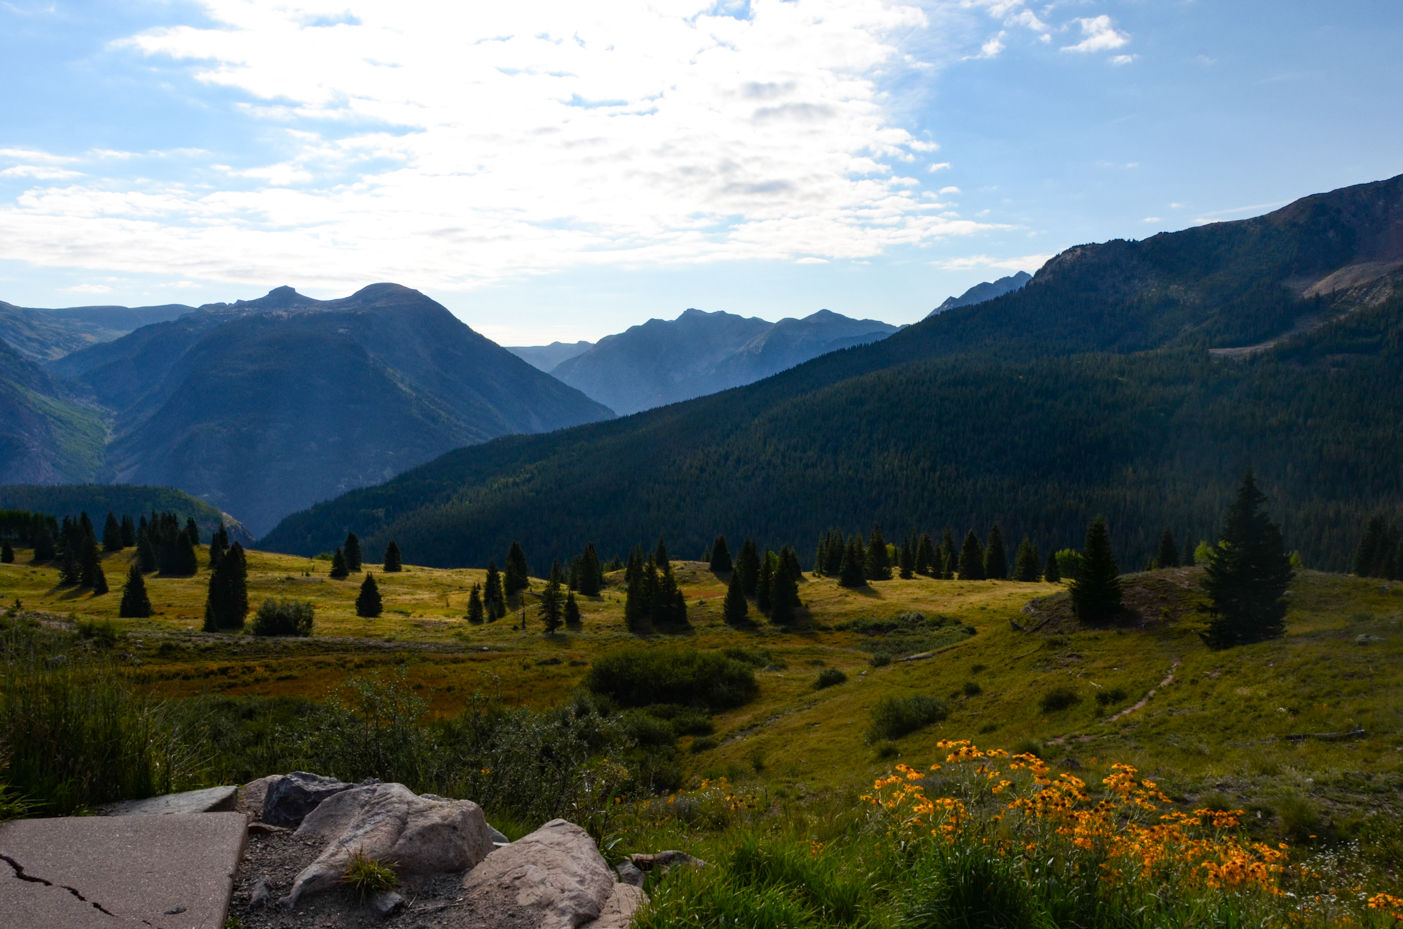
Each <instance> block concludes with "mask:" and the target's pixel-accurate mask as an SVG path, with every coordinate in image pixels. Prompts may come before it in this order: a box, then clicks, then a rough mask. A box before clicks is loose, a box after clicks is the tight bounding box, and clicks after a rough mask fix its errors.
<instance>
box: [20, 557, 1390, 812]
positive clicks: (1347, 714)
mask: <svg viewBox="0 0 1403 929" xmlns="http://www.w3.org/2000/svg"><path fill="white" fill-rule="evenodd" d="M17 555H18V557H17V559H16V563H15V564H11V565H0V597H2V598H3V603H4V604H5V605H6V606H13V604H14V602H15V601H16V600H18V601H19V602H20V603H21V604H22V606H23V608H24V609H26V610H32V611H41V612H44V613H49V614H53V615H52V617H51V618H52V619H53V620H54V621H58V622H66V621H69V620H72V621H76V622H79V623H89V622H96V623H98V624H105V623H107V622H111V624H112V626H113V627H114V628H115V629H116V630H117V631H118V633H119V634H120V635H122V639H121V641H120V643H119V645H118V651H119V652H120V653H122V654H123V655H129V656H130V658H128V659H127V661H128V662H129V663H130V664H131V667H132V674H133V678H134V680H136V681H137V682H139V684H140V685H141V686H142V687H144V688H147V689H149V690H150V691H151V692H153V693H155V694H158V695H161V696H167V697H189V696H196V695H201V694H222V695H226V696H258V697H271V696H288V695H292V696H304V697H310V698H314V699H320V698H322V697H325V696H326V695H327V694H328V693H330V692H331V691H332V690H334V689H335V688H336V687H337V686H338V685H340V684H341V683H342V682H343V681H344V680H345V679H346V678H347V677H348V675H350V674H352V673H362V674H364V673H368V672H374V671H376V670H387V669H391V668H396V669H403V670H404V671H405V672H406V674H407V677H408V680H409V681H410V682H411V684H412V686H413V687H414V689H415V690H416V691H417V692H418V694H419V695H420V696H421V697H422V698H423V699H425V700H427V701H428V702H429V704H430V706H431V707H432V710H433V711H434V712H435V713H437V714H442V715H446V714H450V713H455V712H457V711H459V710H460V709H461V708H462V707H463V705H464V703H465V701H466V700H467V698H468V697H469V695H471V694H472V693H473V692H475V691H484V692H488V693H492V694H498V695H500V696H502V697H503V698H504V699H505V700H506V701H507V702H509V703H514V704H521V705H527V706H532V707H537V708H544V707H547V706H551V705H555V704H558V703H559V702H560V701H561V700H563V699H564V698H565V697H567V696H568V695H569V694H570V693H571V692H572V691H574V690H575V689H576V688H578V687H579V686H580V685H581V684H582V682H583V680H584V677H585V675H586V673H587V671H588V666H589V663H590V661H591V659H592V658H593V657H594V656H596V655H598V654H600V653H602V652H604V651H606V650H608V649H610V648H614V647H618V646H620V645H623V644H625V643H628V642H633V641H636V637H634V636H632V635H630V634H629V633H627V632H626V631H625V629H624V626H623V617H622V611H623V593H622V590H621V589H620V587H619V586H618V584H619V580H620V579H619V578H618V577H617V576H611V578H610V583H609V585H608V586H606V589H605V591H604V592H603V595H602V596H601V597H598V598H581V599H580V603H581V609H582V613H583V623H582V628H581V629H580V630H579V631H574V632H569V633H566V634H559V635H554V636H547V635H545V634H544V633H543V627H542V623H541V620H540V618H539V610H538V609H537V608H536V607H535V606H534V599H533V598H532V597H531V596H529V595H528V597H527V603H526V608H525V613H524V615H525V620H526V628H525V630H523V629H522V628H521V625H520V623H521V618H522V615H523V613H522V611H521V610H517V611H516V612H514V613H513V614H510V615H509V616H508V617H506V618H505V619H503V620H500V621H498V622H496V623H490V624H485V625H481V626H474V625H470V624H469V623H468V622H467V621H466V620H465V619H464V618H463V614H464V613H465V611H466V601H467V595H468V590H469V588H470V587H471V585H472V584H474V583H476V582H479V581H481V580H482V576H483V572H481V571H475V570H440V569H430V568H420V567H417V566H407V567H406V569H405V570H404V571H403V572H402V573H399V574H389V575H386V574H382V573H381V572H379V571H375V574H376V578H377V580H378V581H379V582H380V589H381V592H382V595H383V597H384V603H385V612H384V614H383V615H382V616H381V617H379V618H376V619H363V618H361V617H358V616H356V615H355V611H354V600H355V597H356V594H357V592H358V589H359V585H360V577H359V576H357V575H353V576H352V577H351V578H350V579H347V580H343V581H336V580H331V579H329V578H328V577H327V576H326V574H327V570H328V565H327V563H326V562H325V561H315V560H309V559H303V558H295V557H289V556H283V555H276V554H270V553H264V552H250V553H249V556H248V562H249V599H250V603H251V604H252V605H254V606H256V605H257V604H258V603H260V602H261V601H262V599H263V598H265V597H290V598H296V599H302V600H308V601H311V602H313V603H314V604H315V605H316V626H315V629H314V634H313V636H312V637H311V638H309V639H302V640H289V639H260V638H257V637H255V636H252V635H250V634H220V635H208V634H204V633H202V632H200V626H201V619H202V616H203V607H204V600H205V589H206V585H207V583H208V575H207V573H206V572H205V571H204V570H203V569H202V571H201V573H200V574H199V575H197V576H196V577H193V578H163V577H159V576H153V577H150V578H149V579H148V581H147V587H148V591H149V593H150V597H151V601H152V603H153V605H154V607H155V609H156V610H157V614H156V615H155V616H153V617H151V618H150V619H146V620H119V619H117V618H116V613H117V605H118V602H119V600H120V596H121V593H120V579H121V578H122V577H123V575H124V574H125V571H126V566H127V564H128V563H129V558H130V553H121V554H116V555H109V556H108V557H107V558H106V559H105V561H104V568H105V571H106V573H107V576H108V578H109V580H110V582H111V583H112V585H113V589H112V591H111V592H110V593H109V594H107V595H105V596H102V597H93V596H91V595H90V594H88V593H87V592H81V593H79V592H75V591H73V590H72V589H66V588H60V587H57V586H56V583H57V573H56V572H55V571H54V570H52V569H50V568H49V567H47V566H33V565H31V564H29V560H30V559H29V555H30V553H29V552H26V551H19V552H17ZM204 558H205V555H204V552H203V550H202V551H201V563H202V564H203V562H204ZM371 570H373V571H374V570H375V566H371ZM675 571H676V574H677V577H678V580H679V583H680V584H681V587H682V589H683V591H684V592H685V594H686V598H687V604H688V611H689V616H690V619H691V623H692V629H691V630H690V631H689V632H686V633H684V634H679V635H668V636H661V635H659V636H652V637H650V638H649V641H650V642H654V643H657V644H659V645H664V644H677V643H679V642H683V643H685V644H688V645H693V646H696V647H699V648H704V649H709V648H730V647H741V648H746V649H749V650H756V649H764V650H766V651H767V652H768V654H769V657H768V658H767V659H765V660H766V661H767V662H768V663H767V664H766V665H765V667H764V669H763V670H760V671H759V672H758V678H759V681H760V693H759V696H758V698H757V699H756V700H754V701H753V702H751V703H749V704H747V705H746V706H744V707H741V708H739V709H736V710H732V711H728V712H725V713H722V714H719V715H717V716H716V717H715V725H716V733H715V734H714V735H713V736H711V737H710V738H709V739H708V741H706V742H703V743H702V744H701V745H699V746H697V748H699V749H702V750H700V751H694V752H693V751H686V750H687V749H688V748H689V747H691V742H692V739H690V738H684V739H683V740H682V742H681V747H682V748H683V749H684V758H685V759H686V762H685V763H686V766H687V774H688V775H689V776H690V777H692V778H703V777H716V776H718V775H725V776H727V777H728V778H730V779H731V780H732V781H744V780H755V781H762V782H764V783H765V784H767V785H769V786H771V787H773V788H775V789H782V790H784V791H786V792H787V793H789V794H790V795H794V796H804V795H806V794H811V793H813V792H821V791H826V790H832V789H836V788H850V787H852V786H853V785H854V784H858V783H861V782H866V781H869V780H870V779H871V777H873V776H875V775H877V774H879V773H881V772H884V771H886V770H888V769H889V768H890V766H891V765H892V764H893V763H894V762H895V761H897V760H901V761H906V762H909V763H911V764H922V763H925V762H929V761H932V760H935V759H936V756H937V755H939V754H940V752H939V750H938V749H937V748H936V742H937V741H939V740H940V739H952V738H970V739H975V740H977V741H978V742H979V744H980V745H982V746H988V747H999V748H1007V749H1019V750H1026V749H1029V748H1036V749H1037V750H1038V751H1039V752H1041V753H1042V755H1043V757H1045V758H1048V759H1049V760H1052V761H1054V762H1055V763H1057V764H1060V765H1061V766H1063V767H1066V768H1070V769H1072V770H1077V769H1079V768H1080V767H1083V766H1095V765H1098V764H1101V763H1104V762H1105V761H1107V760H1110V759H1114V760H1118V761H1125V762H1129V763H1132V764H1135V765H1136V766H1137V767H1139V768H1141V769H1142V770H1143V771H1145V772H1146V773H1148V774H1150V775H1153V776H1154V777H1155V778H1156V779H1157V780H1158V781H1159V782H1160V784H1161V786H1162V787H1164V789H1165V790H1166V791H1168V792H1169V793H1170V794H1171V796H1174V797H1175V798H1176V799H1178V800H1181V801H1186V802H1210V803H1225V804H1231V805H1235V806H1246V807H1248V808H1249V811H1250V812H1251V814H1252V815H1255V816H1257V817H1259V818H1262V819H1263V820H1264V821H1267V822H1277V823H1279V824H1280V827H1281V829H1282V830H1283V831H1284V832H1289V833H1293V834H1294V833H1299V836H1300V838H1303V839H1306V838H1308V837H1309V836H1310V835H1319V834H1322V833H1323V832H1325V831H1327V830H1330V829H1335V828H1342V827H1343V825H1342V824H1347V823H1349V822H1350V821H1351V820H1353V819H1357V818H1358V817H1360V816H1362V815H1364V814H1366V813H1368V812H1372V811H1379V810H1381V809H1384V808H1391V807H1392V806H1393V805H1394V804H1395V803H1396V802H1397V799H1398V795H1399V794H1398V792H1399V790H1400V788H1403V754H1401V753H1400V749H1401V748H1403V739H1400V721H1403V717H1401V716H1400V714H1403V702H1401V701H1400V697H1403V661H1400V657H1403V654H1400V653H1401V652H1403V639H1400V637H1399V631H1400V630H1399V622H1400V619H1403V584H1396V583H1387V582H1379V581H1371V580H1362V579H1356V578H1352V577H1344V576H1339V575H1328V574H1321V573H1316V572H1303V573H1302V574H1300V575H1299V576H1298V578H1297V581H1296V583H1295V586H1294V590H1293V593H1292V600H1291V603H1292V606H1291V611H1290V613H1289V614H1288V617H1287V620H1288V635H1287V636H1286V638H1285V639H1283V640H1280V641H1276V642H1271V643H1267V644H1263V645H1256V646H1250V647H1245V648H1239V649H1234V650H1231V651H1227V652H1214V651H1210V650H1209V649H1207V648H1206V647H1205V646H1204V645H1203V644H1202V643H1201V641H1200V640H1199V638H1198V635H1197V630H1198V629H1199V628H1201V625H1202V619H1201V617H1200V615H1199V614H1198V613H1197V612H1196V611H1195V606H1196V605H1197V603H1198V602H1199V595H1198V588H1197V578H1198V573H1197V571H1196V569H1174V570H1169V571H1162V572H1154V573H1147V574H1135V575H1127V576H1126V577H1125V583H1126V588H1127V597H1128V601H1129V602H1130V603H1131V605H1132V606H1133V607H1134V609H1135V611H1136V618H1137V621H1136V623H1135V624H1133V625H1132V626H1131V627H1129V628H1123V629H1107V630H1086V629H1081V628H1079V627H1078V626H1077V624H1076V623H1075V622H1074V621H1073V620H1072V619H1071V617H1070V612H1069V610H1068V608H1067V604H1066V602H1065V601H1066V595H1065V592H1063V589H1062V588H1061V587H1060V586H1054V585H1049V584H1024V583H1013V582H997V581H977V582H961V581H942V580H931V579H928V578H916V579H912V580H899V579H896V580H891V581H882V582H874V583H873V584H872V585H871V586H870V587H868V588H865V589H862V590H847V589H844V588H840V587H838V586H837V585H836V583H835V582H834V581H832V580H829V579H809V580H806V581H805V582H804V583H803V585H802V587H801V596H802V598H803V601H804V604H805V606H806V608H807V620H808V622H807V623H806V625H805V628H803V629H799V630H784V629H780V628H777V627H774V626H771V625H769V624H768V623H766V622H765V621H764V620H763V617H760V616H759V615H758V613H755V612H754V611H752V617H753V618H756V619H758V620H760V621H759V622H758V623H757V624H756V625H755V626H754V627H753V628H751V629H734V628H731V627H728V626H726V625H724V624H723V623H722V622H721V619H720V606H721V600H722V597H723V596H724V593H725V584H724V582H723V581H722V580H720V579H718V578H716V577H715V576H713V575H712V574H711V573H710V572H709V571H707V570H706V569H705V566H704V565H701V564H698V563H694V562H679V563H675ZM542 585H543V582H541V581H535V582H534V583H533V589H535V590H537V591H539V589H540V588H541V586H542ZM1030 601H1033V602H1032V603H1030ZM909 611H918V612H920V613H921V614H923V615H924V616H925V617H927V619H928V620H930V621H931V622H928V623H927V624H926V625H924V626H918V627H916V628H914V629H906V630H891V629H887V631H881V630H883V629H884V628H886V627H883V626H882V625H881V624H882V623H883V622H887V623H888V626H889V625H890V622H889V621H891V620H892V619H893V618H894V617H897V616H898V615H900V614H902V613H906V612H909ZM937 618H940V619H937ZM942 620H943V621H942ZM864 629H866V631H863V630H864ZM877 653H886V654H887V655H895V656H897V658H896V660H892V661H890V663H887V664H883V665H881V666H875V664H876V663H874V661H873V656H874V654H877ZM912 653H915V655H917V656H920V655H925V656H926V657H909V656H911V655H912ZM901 656H908V658H907V660H903V658H902V657H901ZM826 668H836V669H838V670H841V671H843V672H844V673H845V674H846V675H847V680H846V682H844V683H841V684H838V685H836V686H831V687H826V688H824V689H815V687H814V681H815V679H816V677H817V675H818V674H819V672H820V671H821V670H823V669H826ZM1059 691H1060V692H1062V693H1061V700H1060V701H1059V700H1056V699H1053V698H1050V699H1047V700H1045V698H1048V697H1049V694H1054V692H1059ZM1152 692H1153V693H1152ZM1151 693H1152V696H1151ZM913 694H927V695H931V696H935V697H938V698H941V699H942V700H944V701H946V702H947V704H948V705H949V708H950V712H949V716H948V718H947V719H945V720H944V721H942V722H939V723H937V724H934V725H932V726H929V727H928V728H926V729H923V730H921V731H919V732H916V733H914V734H911V735H909V736H907V737H905V738H902V739H900V740H899V741H897V742H894V743H879V744H875V745H873V744H868V741H867V739H866V732H867V726H868V720H869V715H870V712H871V710H872V708H873V707H874V706H875V704H876V703H877V702H878V701H879V700H880V699H882V698H883V697H887V696H910V695H913ZM1147 697H1148V699H1146V698H1147ZM712 742H714V743H715V744H714V746H711V743H712ZM707 746H711V747H707Z"/></svg>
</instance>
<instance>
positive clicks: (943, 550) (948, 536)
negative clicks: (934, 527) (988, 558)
mask: <svg viewBox="0 0 1403 929" xmlns="http://www.w3.org/2000/svg"><path fill="white" fill-rule="evenodd" d="M975 541H976V542H978V541H979V540H978V539H976V540H975ZM979 559H980V561H979V563H980V564H981V565H982V564H983V563H984V556H983V554H981V555H980V556H979ZM959 564H960V550H959V549H957V548H956V547H955V530H954V529H953V528H952V527H950V526H946V527H945V534H944V535H943V536H942V537H941V539H940V576H941V577H943V578H945V580H947V581H950V580H954V578H955V571H956V569H957V568H958V567H959Z"/></svg>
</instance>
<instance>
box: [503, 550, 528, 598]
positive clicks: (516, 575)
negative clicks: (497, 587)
mask: <svg viewBox="0 0 1403 929" xmlns="http://www.w3.org/2000/svg"><path fill="white" fill-rule="evenodd" d="M530 573H531V569H530V568H528V567H527V566H526V552H525V551H523V550H522V548H521V543H520V542H513V543H512V544H511V546H510V547H509V548H508V549H507V561H506V568H505V569H504V571H503V573H502V589H503V590H505V591H506V594H507V596H508V597H510V596H511V595H512V594H514V593H516V592H517V591H518V590H527V589H528V588H529V587H530V586H531V582H530V580H529V576H530Z"/></svg>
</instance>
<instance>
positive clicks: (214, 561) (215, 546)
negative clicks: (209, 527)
mask: <svg viewBox="0 0 1403 929" xmlns="http://www.w3.org/2000/svg"><path fill="white" fill-rule="evenodd" d="M228 551H229V530H228V529H226V528H224V523H222V522H221V523H220V524H219V528H218V529H216V530H214V534H213V535H211V536H210V537H209V569H210V570H211V571H213V570H214V569H215V568H217V567H219V559H221V558H223V557H224V554H225V553H226V552H228Z"/></svg>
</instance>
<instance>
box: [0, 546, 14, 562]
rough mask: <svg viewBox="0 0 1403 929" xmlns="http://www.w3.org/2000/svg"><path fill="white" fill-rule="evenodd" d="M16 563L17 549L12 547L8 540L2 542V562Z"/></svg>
mask: <svg viewBox="0 0 1403 929" xmlns="http://www.w3.org/2000/svg"><path fill="white" fill-rule="evenodd" d="M14 563H15V550H14V548H12V547H11V546H10V543H9V542H8V541H7V542H5V543H4V544H0V564H14Z"/></svg>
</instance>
